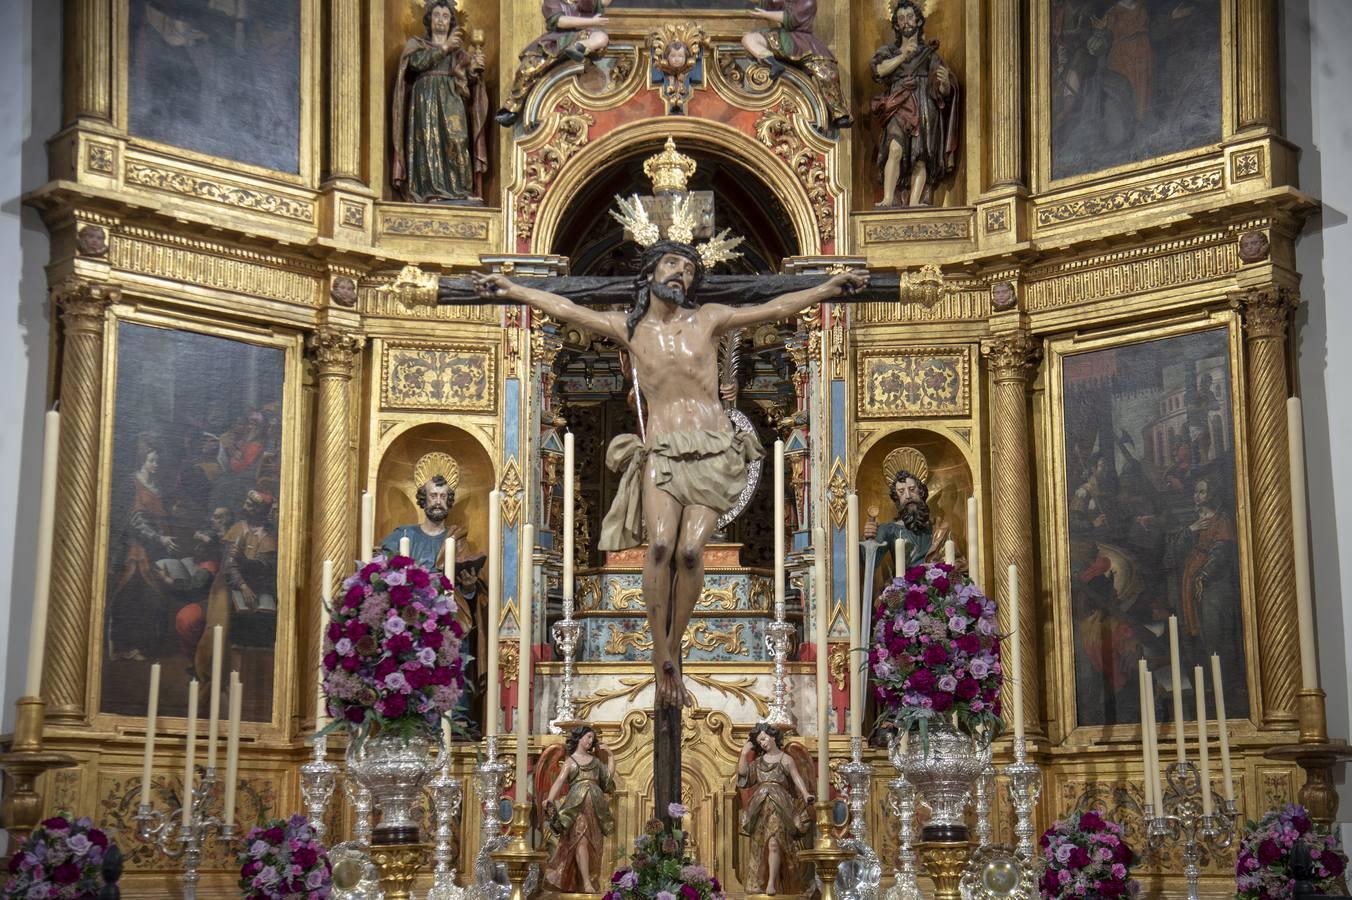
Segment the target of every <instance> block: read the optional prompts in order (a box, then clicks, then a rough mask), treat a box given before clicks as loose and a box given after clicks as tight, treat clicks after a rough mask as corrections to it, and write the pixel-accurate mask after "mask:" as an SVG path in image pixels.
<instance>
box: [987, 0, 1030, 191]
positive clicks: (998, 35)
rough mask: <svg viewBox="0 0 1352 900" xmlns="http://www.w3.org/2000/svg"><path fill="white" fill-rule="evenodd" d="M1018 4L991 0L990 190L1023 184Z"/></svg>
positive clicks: (1011, 0)
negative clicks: (992, 75)
mask: <svg viewBox="0 0 1352 900" xmlns="http://www.w3.org/2000/svg"><path fill="white" fill-rule="evenodd" d="M1022 28H1023V25H1022V20H1021V16H1020V13H1019V0H991V4H990V30H989V31H988V32H987V38H986V40H987V42H988V43H987V46H988V47H989V48H990V68H989V69H988V70H987V71H988V72H990V73H993V74H994V75H995V77H992V78H989V79H988V81H987V84H988V85H989V91H990V98H991V105H990V121H989V123H988V126H987V127H988V132H987V133H988V134H989V136H990V137H989V140H990V147H991V157H990V161H991V177H990V187H991V188H992V189H994V188H1001V187H1018V186H1021V185H1022V184H1023V77H1022V72H1023V60H1022V52H1023V51H1022V48H1021V46H1020V45H1021V43H1022V42H1021V40H1020V36H1021V35H1022V33H1023V32H1022Z"/></svg>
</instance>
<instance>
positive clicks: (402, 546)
mask: <svg viewBox="0 0 1352 900" xmlns="http://www.w3.org/2000/svg"><path fill="white" fill-rule="evenodd" d="M409 547H410V542H409V539H408V535H404V536H403V537H401V538H400V539H399V555H400V556H408V555H410V554H409Z"/></svg>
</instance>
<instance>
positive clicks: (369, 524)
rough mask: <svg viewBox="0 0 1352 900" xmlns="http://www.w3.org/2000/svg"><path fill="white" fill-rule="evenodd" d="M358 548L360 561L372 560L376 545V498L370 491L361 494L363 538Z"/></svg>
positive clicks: (361, 537)
mask: <svg viewBox="0 0 1352 900" xmlns="http://www.w3.org/2000/svg"><path fill="white" fill-rule="evenodd" d="M359 540H360V546H359V547H357V558H358V559H363V560H364V559H370V558H371V550H372V549H373V548H374V547H375V544H376V498H375V497H373V496H371V492H370V491H362V492H361V536H360V538H359Z"/></svg>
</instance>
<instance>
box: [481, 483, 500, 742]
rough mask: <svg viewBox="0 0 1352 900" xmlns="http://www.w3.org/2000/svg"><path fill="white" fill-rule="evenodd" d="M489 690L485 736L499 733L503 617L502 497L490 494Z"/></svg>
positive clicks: (485, 706) (497, 493) (486, 702)
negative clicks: (500, 635)
mask: <svg viewBox="0 0 1352 900" xmlns="http://www.w3.org/2000/svg"><path fill="white" fill-rule="evenodd" d="M487 565H488V688H487V690H486V692H485V696H484V734H485V735H486V736H490V737H491V736H492V735H495V734H497V733H498V706H499V705H500V704H499V702H498V691H499V678H498V620H499V619H500V618H502V494H501V492H499V491H493V492H491V493H490V494H489V495H488V563H487Z"/></svg>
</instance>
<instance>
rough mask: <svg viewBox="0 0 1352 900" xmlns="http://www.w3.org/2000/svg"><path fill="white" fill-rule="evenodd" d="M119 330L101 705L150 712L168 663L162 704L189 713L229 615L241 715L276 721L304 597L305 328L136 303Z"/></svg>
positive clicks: (229, 647)
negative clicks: (223, 324)
mask: <svg viewBox="0 0 1352 900" xmlns="http://www.w3.org/2000/svg"><path fill="white" fill-rule="evenodd" d="M113 329H114V335H113V342H112V343H113V351H112V353H113V368H112V371H113V374H112V377H111V378H110V384H111V390H110V392H109V396H108V398H107V399H106V401H105V426H104V427H105V438H104V447H105V451H104V455H103V458H104V460H105V462H104V473H103V484H104V488H103V498H104V499H103V504H102V515H103V518H102V520H103V522H104V523H105V530H104V534H106V535H107V538H106V544H105V556H104V564H103V578H102V582H101V584H102V589H103V597H102V604H101V607H100V608H101V615H100V625H101V627H100V628H99V629H97V632H98V650H97V652H96V654H95V659H97V660H101V666H100V668H99V670H98V671H99V675H98V680H99V684H100V689H99V700H98V707H97V708H98V710H99V712H101V713H103V714H109V715H117V716H141V715H144V713H145V704H146V694H147V688H148V684H149V678H150V667H151V666H152V665H153V664H155V663H159V664H160V667H161V682H160V712H161V714H162V715H164V716H185V715H186V714H187V705H188V693H189V684H190V681H191V680H192V679H197V680H198V683H199V685H200V690H201V692H202V693H201V695H200V697H199V699H201V700H202V701H205V700H206V699H207V698H208V697H209V696H210V691H211V690H212V685H210V684H209V682H210V678H211V661H212V639H211V635H212V630H213V627H214V626H216V625H220V626H221V627H222V632H223V636H224V652H223V658H222V665H221V670H222V678H221V680H222V681H223V682H225V681H226V680H227V673H229V672H231V671H232V670H237V671H238V672H239V674H240V679H241V681H242V682H243V683H244V694H243V718H244V720H245V721H248V722H256V723H265V724H276V723H278V722H280V715H279V712H278V710H279V708H280V702H279V700H278V698H279V697H281V696H283V694H284V692H283V690H282V689H283V687H284V686H285V685H286V684H287V681H286V673H287V672H288V671H289V669H290V665H289V663H287V660H288V659H289V657H290V654H288V653H285V652H280V651H279V649H278V648H279V646H282V645H283V644H282V643H281V642H283V641H286V640H289V639H290V638H289V636H290V634H291V629H290V627H289V625H288V624H287V623H288V622H289V619H290V617H291V616H292V615H293V608H294V603H293V601H292V597H293V594H294V583H293V578H292V576H291V574H290V573H291V572H292V571H293V570H294V558H295V550H294V543H295V542H294V536H293V534H292V531H293V527H292V522H294V521H295V514H294V511H293V510H294V507H295V504H296V502H297V499H298V498H297V496H296V495H297V494H298V493H299V491H298V490H297V489H296V478H297V475H296V471H297V469H296V462H295V460H294V459H293V457H294V456H295V453H294V444H295V433H294V432H295V427H296V426H295V420H296V412H295V410H296V409H298V404H299V397H298V395H297V387H296V385H297V384H298V382H299V378H298V377H297V373H295V372H293V371H292V369H293V368H294V367H295V366H296V365H298V362H297V360H298V359H299V344H298V342H297V341H298V339H294V338H285V337H274V336H272V335H270V334H269V333H266V332H264V333H261V334H259V333H253V332H240V333H235V332H232V331H229V330H226V329H223V328H222V329H215V330H213V332H211V333H206V332H201V331H196V330H189V327H185V326H183V325H181V324H179V323H177V322H173V321H170V320H164V319H160V318H158V317H151V316H142V315H140V314H138V313H129V314H127V315H125V316H119V317H118V318H116V319H115V325H114V326H113ZM201 709H203V710H205V709H206V704H205V702H203V704H202V705H201Z"/></svg>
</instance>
